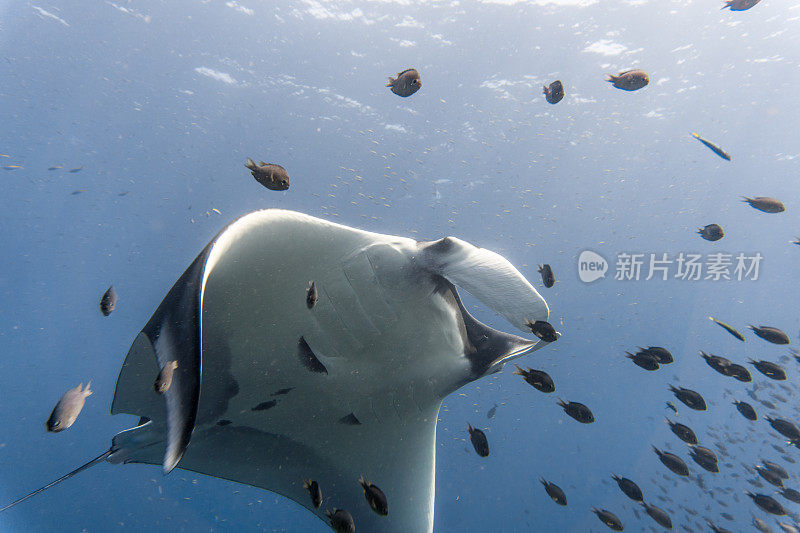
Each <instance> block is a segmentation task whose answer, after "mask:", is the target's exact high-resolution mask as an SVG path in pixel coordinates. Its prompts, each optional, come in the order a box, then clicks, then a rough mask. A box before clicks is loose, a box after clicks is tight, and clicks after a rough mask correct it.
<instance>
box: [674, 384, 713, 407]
mask: <svg viewBox="0 0 800 533" xmlns="http://www.w3.org/2000/svg"><path fill="white" fill-rule="evenodd" d="M669 390H671V391H672V393H673V394H674V395H675V397H676V398H678V399H679V400H680V401H682V402H683V403H684V404H686V406H687V407H689V408H690V409H694V410H695V411H705V410H706V401H705V400H704V399H703V397H702V396H700V394H699V393H697V392H695V391H693V390H691V389H684V388H683V387H680V388H679V389H676V388H675V387H673V386H672V385H670V386H669Z"/></svg>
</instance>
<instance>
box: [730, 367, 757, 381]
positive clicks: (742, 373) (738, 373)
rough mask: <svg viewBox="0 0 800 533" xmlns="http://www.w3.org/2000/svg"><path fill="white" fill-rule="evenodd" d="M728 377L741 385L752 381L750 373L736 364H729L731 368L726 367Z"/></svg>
mask: <svg viewBox="0 0 800 533" xmlns="http://www.w3.org/2000/svg"><path fill="white" fill-rule="evenodd" d="M728 375H729V376H731V377H732V378H734V379H736V380H738V381H741V382H742V383H750V382H751V381H753V378H752V377H751V376H750V371H749V370H747V369H746V368H745V367H743V366H742V365H740V364H738V363H731V366H729V367H728Z"/></svg>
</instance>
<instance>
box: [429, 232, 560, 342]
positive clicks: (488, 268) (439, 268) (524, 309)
mask: <svg viewBox="0 0 800 533" xmlns="http://www.w3.org/2000/svg"><path fill="white" fill-rule="evenodd" d="M419 247H420V255H419V260H420V261H421V266H422V267H423V268H426V269H428V270H430V271H431V272H433V273H435V274H438V275H440V276H442V277H443V278H445V279H447V280H448V281H450V282H451V283H454V284H455V285H457V286H459V287H461V288H462V289H464V290H465V291H467V292H469V293H470V294H471V295H473V296H474V297H476V298H477V299H479V300H480V301H481V302H483V303H484V304H486V305H487V306H488V307H490V308H491V309H493V310H494V311H497V312H498V313H500V314H501V315H502V316H503V317H504V318H505V319H506V320H508V321H509V322H510V323H511V324H513V325H514V326H515V327H517V328H518V329H520V330H522V331H525V332H530V329H529V328H528V327H527V326H526V325H525V324H526V323H527V321H529V320H547V317H548V315H549V314H550V310H549V309H548V307H547V302H545V301H544V298H542V297H541V296H540V295H539V293H538V292H537V291H536V289H535V288H534V287H533V285H531V284H530V283H529V282H528V280H527V279H525V277H524V276H523V275H522V274H521V273H520V272H519V270H517V269H516V268H514V266H513V265H512V264H511V263H509V262H508V260H507V259H506V258H505V257H503V256H501V255H499V254H496V253H495V252H492V251H489V250H486V249H484V248H478V247H477V246H474V245H472V244H470V243H468V242H466V241H462V240H461V239H457V238H455V237H445V238H443V239H439V240H438V241H430V242H420V243H419Z"/></svg>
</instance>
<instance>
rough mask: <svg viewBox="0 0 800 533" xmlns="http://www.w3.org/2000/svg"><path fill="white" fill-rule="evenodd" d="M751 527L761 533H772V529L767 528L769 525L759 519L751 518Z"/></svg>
mask: <svg viewBox="0 0 800 533" xmlns="http://www.w3.org/2000/svg"><path fill="white" fill-rule="evenodd" d="M753 525H754V526H755V528H756V529H757V530H759V531H760V532H761V533H772V528H771V527H769V524H767V523H766V522H764V521H763V520H761V519H760V518H756V517H755V516H754V517H753Z"/></svg>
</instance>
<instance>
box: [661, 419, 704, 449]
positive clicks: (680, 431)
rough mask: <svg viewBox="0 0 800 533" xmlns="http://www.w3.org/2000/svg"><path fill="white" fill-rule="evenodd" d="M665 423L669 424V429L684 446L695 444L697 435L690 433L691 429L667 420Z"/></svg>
mask: <svg viewBox="0 0 800 533" xmlns="http://www.w3.org/2000/svg"><path fill="white" fill-rule="evenodd" d="M666 421H667V424H669V429H670V430H672V432H673V433H674V434H675V435H677V436H678V438H679V439H681V440H682V441H683V442H685V443H686V444H697V435H695V433H694V431H692V428H690V427H689V426H685V425H683V424H679V423H678V422H673V421H672V420H670V419H669V418H667V419H666Z"/></svg>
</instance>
